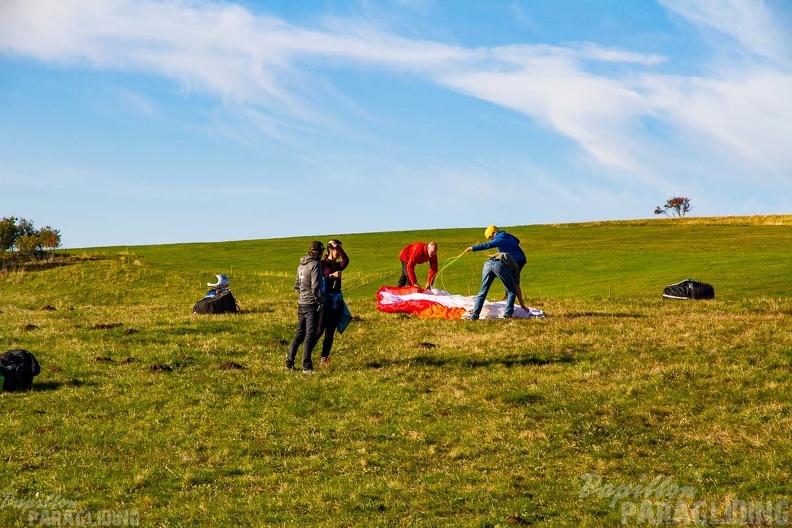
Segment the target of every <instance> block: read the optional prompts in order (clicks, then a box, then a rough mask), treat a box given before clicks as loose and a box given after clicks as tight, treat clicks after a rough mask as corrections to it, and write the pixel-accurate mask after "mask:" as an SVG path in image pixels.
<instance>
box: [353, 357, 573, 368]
mask: <svg viewBox="0 0 792 528" xmlns="http://www.w3.org/2000/svg"><path fill="white" fill-rule="evenodd" d="M573 362H574V358H573V357H572V356H570V355H568V354H563V355H561V356H559V357H537V356H535V355H529V356H523V355H510V356H502V357H493V358H490V359H470V358H439V357H432V356H415V357H411V358H404V359H397V360H393V361H385V362H383V363H379V362H370V363H367V364H366V366H367V367H368V368H370V369H372V370H378V369H381V368H385V367H395V366H405V365H406V366H417V367H458V368H490V367H494V366H496V365H501V366H504V367H507V368H511V367H528V366H530V367H544V366H547V365H553V364H571V363H573Z"/></svg>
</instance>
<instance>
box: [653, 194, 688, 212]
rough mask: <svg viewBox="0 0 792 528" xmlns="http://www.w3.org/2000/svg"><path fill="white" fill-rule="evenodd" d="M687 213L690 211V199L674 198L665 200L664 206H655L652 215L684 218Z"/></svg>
mask: <svg viewBox="0 0 792 528" xmlns="http://www.w3.org/2000/svg"><path fill="white" fill-rule="evenodd" d="M688 211H690V198H685V197H684V196H674V197H673V198H669V199H668V200H666V203H665V205H664V206H662V207H660V206H657V207H656V208H655V210H654V213H655V214H664V215H666V216H685V215H686V214H687V213H688Z"/></svg>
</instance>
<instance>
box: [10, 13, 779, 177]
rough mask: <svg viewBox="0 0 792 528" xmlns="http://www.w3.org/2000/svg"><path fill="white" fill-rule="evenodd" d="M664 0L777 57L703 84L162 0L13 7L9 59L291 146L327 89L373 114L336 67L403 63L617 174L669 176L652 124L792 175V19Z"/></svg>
mask: <svg viewBox="0 0 792 528" xmlns="http://www.w3.org/2000/svg"><path fill="white" fill-rule="evenodd" d="M658 1H659V2H660V3H661V5H663V6H664V7H666V8H667V9H669V10H671V11H673V12H675V13H677V14H679V15H680V16H682V17H683V18H684V19H686V20H689V21H691V22H692V23H694V24H697V25H699V26H704V27H707V28H711V29H713V30H716V31H718V32H720V33H721V34H723V35H726V36H728V37H730V38H733V39H734V40H735V41H736V42H738V43H739V44H740V45H741V46H743V47H744V48H745V49H746V50H747V51H748V52H749V53H750V54H754V55H756V56H758V57H760V58H763V59H765V62H764V64H762V65H761V66H759V65H757V64H755V63H754V64H752V63H750V62H748V63H746V61H745V60H740V61H739V62H735V63H734V64H731V63H729V62H728V61H726V62H724V61H723V58H722V57H719V60H718V62H717V66H712V67H702V72H705V71H706V74H704V73H702V74H701V76H699V77H684V76H679V75H677V76H674V75H671V74H668V73H665V74H662V75H661V74H660V73H656V72H653V71H652V69H653V68H654V67H657V66H659V65H666V64H667V63H668V62H669V61H670V60H671V59H669V58H668V57H665V56H663V55H660V54H653V53H638V52H634V51H631V50H621V49H614V48H608V47H602V46H599V45H597V44H596V43H590V42H587V43H577V44H575V43H573V44H569V45H565V46H550V45H536V44H532V45H513V46H501V47H494V48H466V47H464V46H460V45H448V44H444V43H441V42H434V41H428V40H418V39H408V38H404V37H401V36H398V35H395V34H391V33H387V32H383V31H380V30H377V29H375V28H374V27H373V26H371V25H369V24H368V23H365V22H362V21H360V20H342V19H338V18H335V19H327V20H325V21H324V25H323V26H321V27H319V28H306V27H300V26H295V25H292V24H289V23H287V22H285V21H283V20H280V19H277V18H274V17H271V16H264V15H260V14H254V13H252V12H251V11H249V10H247V9H245V8H243V7H240V6H237V5H233V4H224V3H211V2H189V1H180V2H175V1H173V2H170V1H166V2H163V1H154V0H72V1H70V2H63V1H62V0H37V1H35V2H31V1H29V0H6V1H5V2H3V3H2V5H0V53H4V54H14V55H22V56H28V57H34V58H36V59H39V60H42V61H52V62H56V63H61V64H66V65H79V66H86V67H92V68H101V69H114V70H120V71H135V72H144V73H149V74H155V75H160V76H163V77H166V78H168V79H171V80H173V81H176V82H178V83H180V85H181V86H182V87H183V88H184V89H185V90H188V91H190V90H194V91H198V92H201V93H206V94H209V95H211V96H213V97H217V98H218V99H219V100H221V101H225V102H226V104H227V105H228V107H229V108H232V109H233V110H234V112H236V113H237V114H238V115H244V116H246V117H247V118H248V119H249V120H250V121H251V122H253V123H256V124H257V125H258V126H259V127H260V129H261V130H262V131H264V132H265V133H267V134H269V135H270V136H271V137H274V138H277V139H278V140H281V141H288V139H289V138H290V137H293V136H295V135H298V134H299V133H300V132H304V131H306V130H309V129H311V128H316V127H319V128H325V129H328V130H329V129H335V127H338V126H339V125H338V122H339V121H342V119H340V118H338V117H337V115H335V114H334V112H336V113H337V112H338V110H336V111H334V110H331V109H328V108H325V107H324V106H323V105H322V104H321V101H326V99H327V97H332V98H334V99H335V100H336V101H340V102H341V105H340V106H341V107H342V108H344V109H346V110H348V111H351V113H353V114H356V115H357V116H364V115H365V114H366V110H364V109H362V108H358V107H356V106H355V104H354V102H353V101H352V100H351V99H350V100H346V101H345V98H344V95H343V94H342V93H340V92H339V93H335V94H333V88H332V86H331V85H330V84H329V82H328V81H326V77H325V76H324V74H325V73H328V72H332V71H335V70H338V69H364V68H373V69H377V70H378V71H397V72H399V73H408V74H411V75H415V76H416V77H417V78H419V79H423V80H426V81H428V82H431V83H435V84H437V85H440V86H442V87H445V88H448V89H451V90H454V91H457V92H460V93H463V94H467V95H469V96H471V97H475V98H477V99H481V100H483V101H488V102H490V103H492V104H495V105H499V106H502V107H505V108H508V109H511V110H513V111H515V112H518V113H520V114H522V115H525V116H526V117H528V118H530V119H532V120H533V121H535V122H536V123H539V124H541V125H542V126H544V127H546V128H547V129H549V130H552V131H553V132H554V133H557V134H559V135H562V136H564V137H567V138H570V139H571V140H573V141H574V142H575V143H576V144H578V145H579V146H580V148H581V149H582V150H583V151H584V152H586V153H588V155H590V156H591V158H592V159H593V160H596V162H598V163H599V164H600V165H601V166H603V167H605V168H607V169H611V170H614V171H615V172H616V173H617V174H619V176H617V177H621V174H623V173H630V174H632V175H634V177H635V178H638V179H640V180H641V181H643V183H644V184H648V185H651V186H656V187H663V186H664V185H665V182H664V181H663V179H662V178H661V177H659V176H658V175H657V174H658V173H659V172H661V171H660V170H658V167H656V166H654V163H655V162H657V161H658V160H660V159H661V156H659V155H657V154H655V153H656V152H657V151H658V148H661V149H662V145H661V146H659V147H658V145H657V144H656V142H657V141H658V136H657V134H652V133H651V132H650V131H648V130H647V129H646V126H645V124H646V122H647V121H650V122H656V123H658V124H660V125H662V126H663V127H666V128H667V130H668V134H670V135H673V136H676V137H677V138H678V140H679V141H682V140H685V139H689V140H691V141H693V142H696V143H698V144H700V145H701V146H702V148H703V149H706V150H707V152H708V153H709V154H711V155H717V156H720V157H726V156H728V157H733V158H737V159H739V160H742V161H743V162H746V163H749V162H750V163H758V164H761V166H762V167H764V169H765V170H768V171H770V172H771V173H773V174H781V176H780V177H786V178H789V177H790V176H783V174H788V171H787V172H786V173H785V172H783V171H784V170H786V167H788V166H789V165H790V163H792V153H790V151H789V149H788V148H787V146H786V144H787V143H788V141H789V133H788V132H787V130H788V123H790V122H792V102H791V101H792V76H791V73H790V69H789V67H790V66H789V65H790V60H789V57H790V54H789V50H790V48H789V37H790V31H789V28H788V27H787V28H785V27H783V26H782V25H779V23H778V22H777V21H776V20H775V19H774V17H773V13H772V12H770V10H769V8H768V7H767V5H766V4H765V3H764V2H762V1H761V0H717V1H716V0H685V1H682V0H658ZM408 3H410V4H413V5H415V2H408ZM417 5H419V6H426V5H427V4H425V3H424V2H418V3H417ZM768 64H769V65H768ZM603 65H607V66H608V67H609V68H608V69H607V71H608V73H602V71H601V70H602V69H601V68H598V67H599V66H603ZM328 75H329V73H328ZM312 81H318V82H312ZM323 83H327V84H324V85H323ZM317 86H320V87H322V88H329V89H321V90H320V89H317ZM320 92H321V93H320ZM328 94H330V95H329V96H328ZM139 102H140V103H141V104H142V101H139ZM144 109H145V108H144Z"/></svg>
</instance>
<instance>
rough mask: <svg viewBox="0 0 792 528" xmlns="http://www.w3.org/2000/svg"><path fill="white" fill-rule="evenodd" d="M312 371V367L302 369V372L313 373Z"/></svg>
mask: <svg viewBox="0 0 792 528" xmlns="http://www.w3.org/2000/svg"><path fill="white" fill-rule="evenodd" d="M313 373H314V369H312V368H304V369H303V374H313Z"/></svg>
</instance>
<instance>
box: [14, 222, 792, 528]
mask: <svg viewBox="0 0 792 528" xmlns="http://www.w3.org/2000/svg"><path fill="white" fill-rule="evenodd" d="M507 230H508V231H509V232H511V233H513V234H515V235H516V236H518V237H519V238H520V239H521V240H522V246H523V248H524V249H525V251H526V253H527V254H528V266H527V267H526V269H525V270H524V271H523V289H524V292H525V294H526V298H527V299H526V300H527V301H528V303H529V304H531V305H533V306H536V307H539V308H541V309H543V310H544V311H545V312H546V313H547V314H548V317H547V318H546V319H544V320H532V321H479V322H476V323H471V322H467V321H437V320H419V319H414V318H409V317H402V316H394V315H390V314H383V313H380V312H377V311H376V309H375V306H374V293H375V292H376V290H377V288H379V286H381V285H383V284H393V283H395V281H396V279H397V278H398V274H399V264H398V253H399V250H400V249H401V248H402V247H403V246H404V245H405V244H407V243H409V242H412V241H415V240H424V241H428V240H430V239H432V240H436V241H437V242H438V244H439V247H440V253H439V254H440V263H441V266H442V265H443V263H444V262H448V259H451V258H453V257H456V256H458V255H459V254H460V253H461V252H462V250H463V249H464V248H465V247H467V246H468V245H471V244H472V243H475V242H477V241H481V240H482V239H483V233H482V229H453V230H434V231H414V232H401V233H369V234H346V235H345V234H336V233H329V234H325V235H321V236H317V237H316V238H319V239H321V240H326V239H327V238H329V237H331V236H332V237H338V238H340V239H341V240H342V241H343V242H344V246H345V248H346V249H347V251H348V252H349V254H350V258H351V265H350V267H349V269H348V270H347V272H345V275H344V284H345V297H346V299H347V302H348V304H349V306H350V309H351V311H352V312H353V314H354V315H355V319H354V321H353V323H352V324H351V325H350V328H349V329H348V330H347V331H346V332H345V333H344V334H343V335H341V336H339V337H337V339H336V344H335V347H334V351H333V366H332V368H331V369H328V370H321V371H319V372H317V374H316V375H314V376H303V375H302V374H300V373H297V374H293V373H289V372H286V371H285V370H284V369H283V368H282V365H283V356H284V354H285V351H286V347H287V345H288V341H289V340H290V339H291V337H292V336H293V332H294V324H295V322H296V305H295V303H296V299H295V296H294V292H293V290H292V285H293V280H294V278H293V276H294V271H295V269H296V265H297V261H298V260H299V258H300V256H302V255H303V254H304V252H305V249H306V248H307V245H308V242H309V241H310V240H311V239H312V238H314V237H306V238H290V239H275V240H254V241H238V242H225V243H219V244H176V245H161V246H139V247H115V248H86V249H79V250H70V251H68V255H69V258H68V259H66V260H63V261H60V262H56V263H55V264H54V265H51V266H42V267H40V268H31V269H28V270H25V271H17V272H11V273H6V274H3V275H0V293H1V294H2V296H3V300H4V302H3V305H2V306H0V323H2V327H3V329H4V331H3V332H2V334H0V351H2V350H7V349H10V348H17V347H19V348H25V349H28V350H31V351H33V352H34V353H35V354H36V356H37V357H38V358H39V360H40V361H41V363H42V365H43V372H42V374H41V375H40V376H39V377H38V378H37V379H36V387H35V390H34V391H32V392H29V393H14V394H9V393H4V394H0V403H2V405H3V408H4V409H6V410H7V412H4V413H2V414H0V430H2V431H3V438H4V440H5V441H4V442H3V445H2V447H0V456H2V459H3V460H5V461H6V464H4V465H3V466H1V467H0V478H1V479H2V482H3V486H2V487H1V488H0V493H2V494H3V495H2V496H3V503H2V507H0V526H18V525H27V524H28V521H32V522H38V521H41V520H42V519H45V517H46V516H47V515H54V513H52V514H50V513H49V512H50V511H52V512H60V513H59V514H62V515H64V516H65V515H69V514H70V513H69V512H71V515H74V512H75V511H84V512H89V513H93V514H94V515H116V516H117V517H118V518H117V519H116V520H118V521H119V522H121V521H123V515H125V514H126V515H129V512H132V513H133V517H132V518H133V520H135V519H136V520H139V524H140V525H141V526H197V525H203V526H269V525H273V526H282V525H309V526H510V525H533V526H614V525H619V524H621V523H622V521H625V522H626V524H628V525H629V524H656V523H657V522H658V520H660V521H663V520H668V519H670V518H671V517H669V516H673V515H676V516H677V518H678V519H682V521H685V518H684V515H685V514H686V515H687V519H688V520H690V519H693V520H696V519H697V520H703V521H705V524H706V523H709V524H713V525H714V524H719V522H718V521H722V520H723V517H724V516H726V515H728V514H729V512H730V511H731V514H732V519H738V520H739V516H740V515H743V517H744V520H745V521H746V522H747V523H749V524H750V522H753V523H754V524H761V522H765V521H766V519H765V517H766V516H769V517H767V518H769V519H770V520H777V519H778V517H777V514H779V512H780V511H781V510H783V507H782V506H780V504H781V503H782V502H783V501H788V500H789V497H790V495H791V492H792V485H790V484H789V483H790V482H792V478H790V477H791V476H792V475H790V470H789V468H790V467H792V464H790V462H792V460H790V455H789V453H791V452H792V445H790V444H792V442H791V441H790V437H789V433H788V432H789V430H790V425H792V423H791V422H792V419H790V410H792V404H790V400H791V398H790V396H792V390H791V386H790V381H789V373H790V366H791V365H792V337H790V332H789V327H790V324H789V322H790V315H792V299H791V297H792V293H791V292H792V290H791V289H790V281H789V268H790V266H789V255H790V250H791V249H792V216H772V217H740V218H684V219H673V220H670V219H669V220H647V221H633V222H602V223H591V224H565V225H543V226H516V227H508V228H507ZM482 261H483V255H482V254H480V253H476V254H472V255H465V256H463V257H462V258H460V259H459V260H457V261H455V262H453V264H451V265H449V266H448V267H446V268H445V270H444V271H443V273H442V274H441V276H440V278H439V279H438V283H437V285H438V286H440V287H443V288H444V289H446V290H448V291H452V292H454V293H469V294H471V295H472V294H474V293H475V292H476V291H477V290H478V285H479V280H480V270H481V264H482ZM425 272H426V269H425V266H423V267H422V268H419V273H420V275H421V276H425ZM216 273H225V274H226V275H228V276H229V277H231V289H232V291H233V292H234V294H235V296H236V297H237V298H238V299H239V301H240V303H241V305H242V308H243V310H244V313H242V314H240V315H237V316H232V315H223V316H194V315H192V314H191V307H192V304H193V303H194V302H195V301H197V300H198V299H199V298H201V297H202V296H203V294H204V293H205V291H206V289H207V288H206V286H205V284H206V282H208V281H211V280H213V278H214V275H215V274H216ZM687 277H692V278H697V279H700V280H703V281H706V282H709V283H711V284H713V285H714V287H715V290H716V300H715V301H703V302H669V301H663V300H662V299H661V297H660V294H661V292H662V288H663V287H664V286H665V285H667V284H669V283H672V282H677V281H679V280H682V279H684V278H687ZM501 293H502V290H500V291H498V288H497V287H496V288H493V291H492V294H491V296H492V297H493V298H494V297H498V296H499V295H501ZM652 483H654V484H652ZM650 490H651V493H650ZM675 490H676V492H675ZM679 490H682V491H681V492H680V491H679ZM53 498H57V499H58V500H60V501H61V502H60V503H56V502H57V501H56V500H54V499H53ZM680 498H681V499H683V500H682V502H681V504H682V506H681V507H680V506H679V504H680ZM45 499H46V500H45ZM36 501H39V502H38V503H36ZM64 501H65V502H64ZM696 503H701V504H703V505H705V506H706V507H705V508H704V510H702V508H701V507H699V508H698V510H697V509H696V507H695V504H696ZM42 505H43V506H42ZM669 505H671V506H673V507H674V508H676V510H674V509H672V510H671V511H670V512H669V511H668V508H669ZM735 505H736V506H735ZM742 505H745V507H744V508H743V507H742ZM749 505H751V507H752V508H753V509H752V510H750V511H749V510H748V506H749ZM768 507H769V509H770V513H769V514H768V513H767V512H766V511H765V510H767V509H768ZM741 508H742V509H741ZM757 508H759V512H758V513H757ZM702 511H703V512H704V513H702ZM102 512H105V513H102ZM696 516H698V517H696ZM719 516H720V517H719ZM760 516H761V519H760ZM774 516H776V517H774ZM49 519H50V520H51V519H54V517H49ZM127 519H129V517H127ZM757 520H758V521H761V522H755V521H757ZM683 523H684V522H683Z"/></svg>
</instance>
